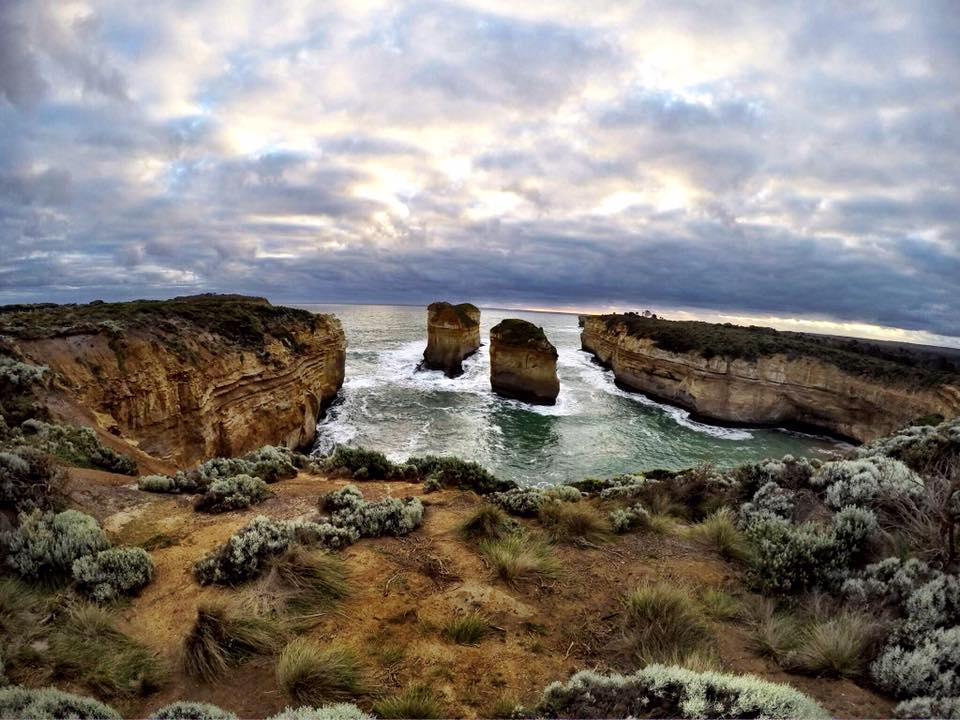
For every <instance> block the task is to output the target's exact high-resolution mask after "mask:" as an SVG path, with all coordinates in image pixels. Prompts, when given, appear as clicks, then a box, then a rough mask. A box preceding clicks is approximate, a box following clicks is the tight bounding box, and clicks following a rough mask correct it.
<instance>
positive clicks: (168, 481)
mask: <svg viewBox="0 0 960 720" xmlns="http://www.w3.org/2000/svg"><path fill="white" fill-rule="evenodd" d="M198 480H199V477H198V476H197V475H196V474H195V473H192V472H191V473H185V472H178V473H177V474H176V475H173V476H172V477H171V476H169V475H144V476H143V477H141V478H140V479H139V480H137V487H139V488H140V489H141V490H144V491H146V492H154V493H195V492H198V491H199V490H200V485H199V484H198Z"/></svg>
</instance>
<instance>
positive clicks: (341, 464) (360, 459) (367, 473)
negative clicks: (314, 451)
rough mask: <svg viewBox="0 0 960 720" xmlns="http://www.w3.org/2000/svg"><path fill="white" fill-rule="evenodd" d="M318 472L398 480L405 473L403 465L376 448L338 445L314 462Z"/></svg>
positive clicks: (358, 478) (359, 477)
mask: <svg viewBox="0 0 960 720" xmlns="http://www.w3.org/2000/svg"><path fill="white" fill-rule="evenodd" d="M316 466H317V469H318V470H319V471H320V472H326V473H335V474H339V475H343V476H345V477H350V478H354V479H356V480H399V479H401V478H404V477H409V476H407V475H406V471H405V469H404V467H403V466H401V465H398V464H396V463H394V462H392V461H390V460H388V459H387V456H386V455H384V454H383V453H382V452H378V451H376V450H367V449H366V448H354V447H347V446H346V445H338V446H337V447H336V448H334V450H333V452H332V453H330V454H329V455H327V456H326V457H323V458H321V459H320V460H318V461H317V462H316Z"/></svg>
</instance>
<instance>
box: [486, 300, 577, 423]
mask: <svg viewBox="0 0 960 720" xmlns="http://www.w3.org/2000/svg"><path fill="white" fill-rule="evenodd" d="M490 385H491V386H492V388H493V391H494V392H495V393H497V394H498V395H501V396H503V397H508V398H514V399H517V400H523V401H524V402H529V403H533V404H537V405H553V404H554V403H555V402H556V401H557V395H558V394H559V393H560V380H559V378H558V377H557V349H556V348H555V347H554V346H553V345H552V344H551V343H550V341H549V340H547V336H546V335H545V334H544V332H543V329H542V328H539V327H537V326H536V325H534V324H533V323H529V322H527V321H526V320H517V319H507V320H503V321H502V322H500V323H499V324H498V325H496V326H495V327H494V328H493V329H491V330H490Z"/></svg>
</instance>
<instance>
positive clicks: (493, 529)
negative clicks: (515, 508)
mask: <svg viewBox="0 0 960 720" xmlns="http://www.w3.org/2000/svg"><path fill="white" fill-rule="evenodd" d="M516 529H517V525H516V523H515V522H514V521H513V520H511V519H510V517H509V516H508V515H507V514H506V513H505V512H504V511H503V510H502V509H501V508H500V507H498V506H497V505H492V504H491V503H484V504H483V505H481V506H480V507H478V508H477V509H476V510H474V511H473V512H472V513H471V514H470V517H468V518H467V519H466V520H465V521H464V522H463V524H462V525H461V526H460V535H461V536H462V537H463V538H464V539H465V540H499V539H501V538H504V537H506V536H507V535H510V534H511V533H513V532H515V531H516Z"/></svg>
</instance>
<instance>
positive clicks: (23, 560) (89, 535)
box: [5, 510, 110, 580]
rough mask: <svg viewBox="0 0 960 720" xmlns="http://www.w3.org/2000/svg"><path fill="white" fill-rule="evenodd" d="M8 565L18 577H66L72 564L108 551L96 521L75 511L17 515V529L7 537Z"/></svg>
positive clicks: (33, 578) (38, 511) (103, 535)
mask: <svg viewBox="0 0 960 720" xmlns="http://www.w3.org/2000/svg"><path fill="white" fill-rule="evenodd" d="M5 545H6V548H7V564H8V565H9V566H10V567H11V568H12V569H13V570H15V571H16V572H17V573H18V574H19V575H20V576H21V577H24V578H27V579H30V580H43V579H49V578H51V577H53V578H64V577H68V576H69V575H70V573H71V571H72V570H73V563H74V561H75V560H78V559H79V558H81V557H83V556H84V555H92V554H94V553H97V552H100V551H101V550H106V549H107V548H108V547H110V541H109V540H107V536H106V535H105V534H104V532H103V530H101V529H100V525H99V524H98V523H97V521H96V520H95V519H94V518H92V517H90V516H89V515H85V514H84V513H82V512H79V511H77V510H64V511H63V512H59V513H52V512H41V511H40V510H34V511H33V512H30V513H24V514H21V515H20V525H19V527H18V528H17V529H16V530H13V531H11V532H9V533H7V534H6V536H5Z"/></svg>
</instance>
